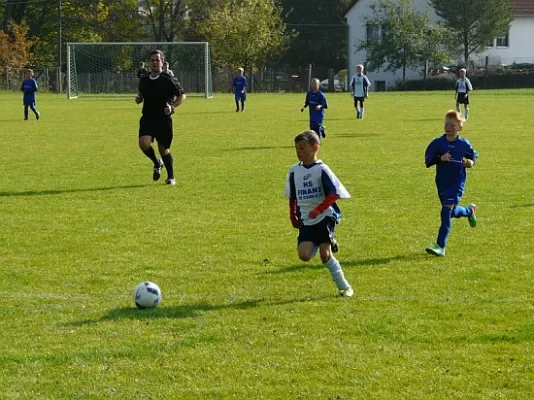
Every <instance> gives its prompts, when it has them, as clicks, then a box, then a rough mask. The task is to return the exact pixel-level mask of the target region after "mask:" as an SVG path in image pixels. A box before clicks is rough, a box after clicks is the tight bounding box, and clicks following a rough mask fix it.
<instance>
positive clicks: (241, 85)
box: [232, 76, 247, 93]
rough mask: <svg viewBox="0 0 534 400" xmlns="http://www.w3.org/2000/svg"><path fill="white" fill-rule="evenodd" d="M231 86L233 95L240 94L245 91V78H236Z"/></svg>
mask: <svg viewBox="0 0 534 400" xmlns="http://www.w3.org/2000/svg"><path fill="white" fill-rule="evenodd" d="M232 86H233V87H234V93H241V92H242V91H244V90H246V87H247V78H246V77H244V76H236V77H235V78H234V81H233V82H232Z"/></svg>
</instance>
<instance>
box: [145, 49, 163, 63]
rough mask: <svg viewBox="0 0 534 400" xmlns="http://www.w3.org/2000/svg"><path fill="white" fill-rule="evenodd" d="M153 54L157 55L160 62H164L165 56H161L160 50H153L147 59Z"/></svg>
mask: <svg viewBox="0 0 534 400" xmlns="http://www.w3.org/2000/svg"><path fill="white" fill-rule="evenodd" d="M154 54H159V56H160V57H159V58H161V61H162V62H163V61H165V54H163V52H162V51H161V50H154V51H152V52H151V53H150V55H149V56H148V58H150V57H152V56H153V55H154Z"/></svg>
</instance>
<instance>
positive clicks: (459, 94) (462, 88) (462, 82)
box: [454, 68, 473, 120]
mask: <svg viewBox="0 0 534 400" xmlns="http://www.w3.org/2000/svg"><path fill="white" fill-rule="evenodd" d="M458 73H459V75H460V79H458V80H457V81H456V87H455V92H454V98H455V99H456V112H460V104H463V105H464V119H465V120H468V119H469V95H468V93H469V92H470V91H471V90H473V86H472V85H471V81H470V80H469V78H467V77H466V76H465V74H466V73H467V70H466V69H465V68H462V69H461V70H460V71H459V72H458Z"/></svg>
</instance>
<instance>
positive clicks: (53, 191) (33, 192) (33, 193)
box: [0, 184, 151, 197]
mask: <svg viewBox="0 0 534 400" xmlns="http://www.w3.org/2000/svg"><path fill="white" fill-rule="evenodd" d="M147 186H151V185H149V184H143V185H126V186H111V187H101V188H87V189H49V190H28V191H26V192H0V197H18V196H22V197H24V196H47V195H57V194H64V193H83V192H101V191H108V190H117V189H139V188H143V187H147Z"/></svg>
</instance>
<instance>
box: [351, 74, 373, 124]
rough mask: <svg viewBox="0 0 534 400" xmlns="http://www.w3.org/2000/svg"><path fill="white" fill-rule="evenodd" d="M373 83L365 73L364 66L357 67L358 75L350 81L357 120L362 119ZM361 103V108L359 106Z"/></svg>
mask: <svg viewBox="0 0 534 400" xmlns="http://www.w3.org/2000/svg"><path fill="white" fill-rule="evenodd" d="M370 86H371V82H369V79H368V78H367V76H365V75H364V73H363V65H361V64H360V65H357V66H356V75H354V76H353V77H352V79H351V80H350V91H351V93H352V96H353V97H354V108H355V109H356V118H357V119H362V118H363V113H364V111H365V110H364V107H363V102H364V101H365V99H366V98H368V97H369V87H370ZM358 103H359V106H358Z"/></svg>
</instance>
